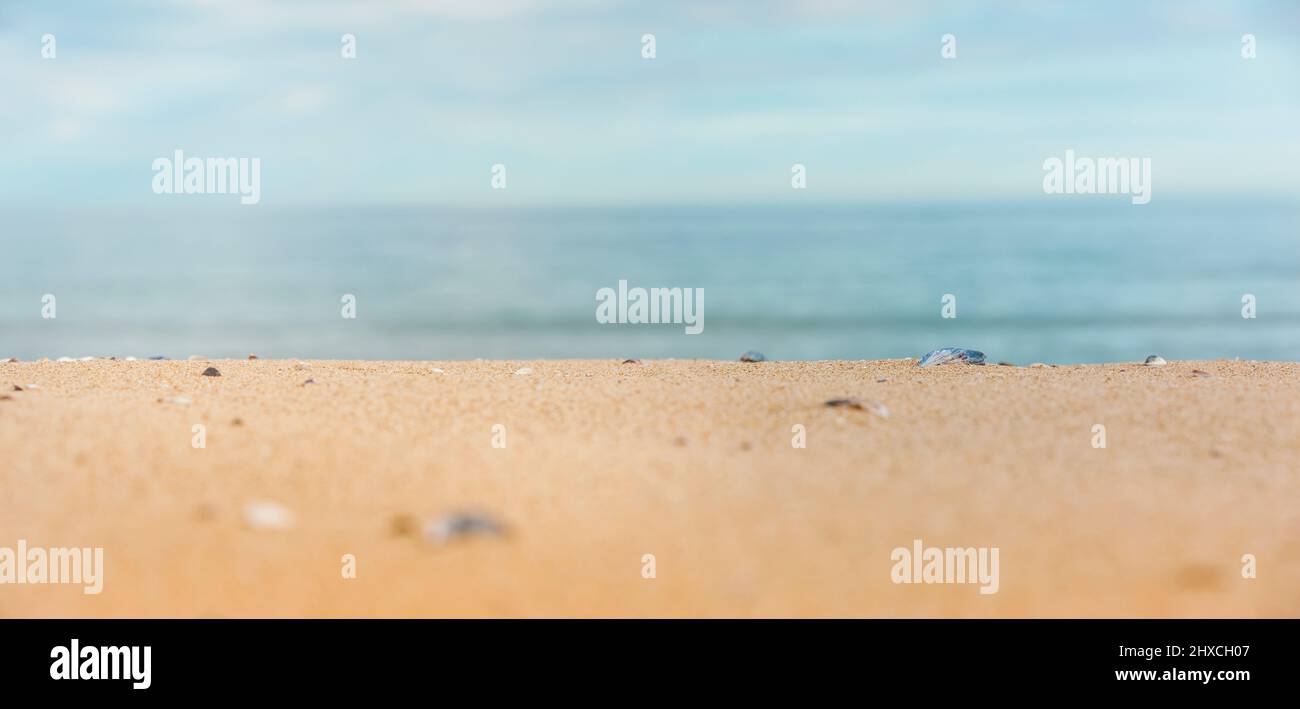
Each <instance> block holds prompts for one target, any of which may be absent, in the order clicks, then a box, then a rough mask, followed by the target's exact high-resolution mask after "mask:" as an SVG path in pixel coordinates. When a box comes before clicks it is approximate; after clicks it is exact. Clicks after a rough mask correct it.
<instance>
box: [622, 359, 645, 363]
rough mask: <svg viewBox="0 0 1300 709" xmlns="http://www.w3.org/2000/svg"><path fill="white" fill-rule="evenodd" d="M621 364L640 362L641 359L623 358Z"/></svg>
mask: <svg viewBox="0 0 1300 709" xmlns="http://www.w3.org/2000/svg"><path fill="white" fill-rule="evenodd" d="M623 364H641V360H639V359H625V360H623Z"/></svg>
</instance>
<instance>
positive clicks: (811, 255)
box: [0, 197, 1300, 364]
mask: <svg viewBox="0 0 1300 709" xmlns="http://www.w3.org/2000/svg"><path fill="white" fill-rule="evenodd" d="M1298 217H1300V209H1298V208H1297V206H1296V205H1289V204H1277V203H1264V204H1254V203H1233V204H1217V203H1214V202H1213V201H1204V202H1181V203H1162V202H1161V200H1159V199H1156V200H1154V201H1153V202H1152V203H1151V204H1149V205H1145V206H1134V205H1131V204H1129V203H1128V202H1127V200H1121V199H1115V200H1107V199H1106V198H1103V197H1099V198H1097V199H1096V200H1091V201H1090V200H1089V199H1087V198H1082V199H1075V200H1069V199H1065V200H1056V201H1053V200H1050V199H1048V200H1040V201H1037V202H1033V203H1028V204H1020V205H1017V204H982V205H977V204H960V205H903V206H895V205H871V206H800V207H782V206H775V205H753V206H735V207H680V206H676V207H662V208H656V207H620V208H614V207H609V208H577V207H574V208H547V209H542V208H537V209H528V208H503V209H491V208H432V207H430V208H417V207H364V208H349V207H342V206H339V207H330V208H317V209H306V208H303V209H273V208H270V207H268V206H266V205H258V206H253V207H246V206H240V205H238V204H237V203H234V204H231V205H230V206H229V207H222V208H214V207H211V206H208V205H204V204H202V203H201V201H198V202H195V203H194V204H193V206H192V207H191V206H189V205H187V206H186V207H185V208H175V207H170V206H169V207H167V208H165V209H161V208H160V209H149V208H142V209H139V210H128V209H108V208H105V209H62V210H19V211H17V212H15V213H10V214H6V215H4V217H3V221H0V229H3V234H0V250H2V253H3V255H4V259H3V261H4V267H3V278H2V279H0V357H7V356H17V357H20V358H22V359H35V358H40V357H50V358H55V357H59V356H72V357H79V356H84V355H95V356H108V355H116V356H119V357H124V356H128V355H132V356H136V357H141V358H143V357H148V356H154V355H164V356H167V357H171V358H183V357H186V356H187V355H191V354H200V355H204V356H208V357H214V358H217V357H245V356H247V355H248V354H250V353H255V354H257V355H258V356H260V357H264V358H279V357H298V358H313V359H317V358H319V359H325V358H340V359H341V358H347V359H352V358H365V359H473V358H480V357H481V358H510V359H525V358H622V357H643V358H663V357H679V358H696V357H702V358H716V359H735V358H736V357H737V356H738V355H739V354H740V353H742V352H744V351H746V350H758V351H760V352H762V353H764V354H765V355H766V356H767V357H768V358H769V359H875V358H891V357H916V356H919V355H921V354H923V353H924V352H926V351H928V350H931V349H935V348H938V347H943V346H956V347H967V348H973V349H978V350H982V351H984V352H985V353H987V355H988V358H989V360H990V361H991V362H997V361H1010V362H1015V363H1019V364H1027V363H1031V362H1049V363H1077V362H1111V361H1133V360H1141V359H1142V358H1144V357H1146V356H1147V355H1149V354H1160V355H1162V356H1164V357H1165V358H1166V359H1208V358H1234V357H1240V358H1243V359H1267V360H1292V361H1294V360H1297V359H1300V357H1298V356H1297V347H1300V219H1298ZM619 280H627V281H628V282H629V285H630V286H631V287H638V286H639V287H645V288H650V287H681V288H702V289H704V293H705V296H704V330H703V332H702V333H700V334H698V335H688V334H686V333H685V332H684V327H683V325H680V324H656V325H649V324H642V325H629V324H624V325H619V324H601V323H598V322H597V320H596V317H595V309H596V292H597V291H598V290H599V289H601V288H616V287H617V284H618V281H619ZM45 294H52V295H54V296H55V297H56V301H55V306H56V311H55V315H56V317H54V318H53V319H44V318H42V313H41V310H42V297H43V296H44V295H45ZM344 294H352V295H354V296H355V297H356V318H355V319H345V318H343V317H341V308H342V307H343V305H342V302H341V299H342V297H343V295H344ZM945 294H951V295H953V296H955V298H956V317H955V318H944V317H942V316H941V309H942V307H943V302H942V300H943V298H944V296H945ZM1246 294H1251V295H1253V296H1255V301H1256V309H1257V310H1256V312H1257V317H1255V318H1253V319H1246V318H1243V317H1242V314H1241V313H1242V307H1243V306H1242V298H1243V296H1244V295H1246Z"/></svg>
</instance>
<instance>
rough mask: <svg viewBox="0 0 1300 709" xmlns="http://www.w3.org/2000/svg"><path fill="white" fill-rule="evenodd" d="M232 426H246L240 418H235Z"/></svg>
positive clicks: (232, 420)
mask: <svg viewBox="0 0 1300 709" xmlns="http://www.w3.org/2000/svg"><path fill="white" fill-rule="evenodd" d="M230 425H231V426H243V425H244V419H241V418H238V417H236V418H233V419H230Z"/></svg>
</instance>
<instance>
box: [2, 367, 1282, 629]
mask: <svg viewBox="0 0 1300 709" xmlns="http://www.w3.org/2000/svg"><path fill="white" fill-rule="evenodd" d="M208 367H213V368H215V369H217V370H219V372H220V376H203V374H202V372H203V371H204V370H205V369H206V368H208ZM308 380H311V383H305V382H307V381H308ZM32 385H35V386H32ZM0 387H2V388H3V392H0V451H3V462H2V463H0V547H14V545H15V544H17V542H18V540H20V539H21V540H25V542H26V543H27V544H28V545H32V546H35V545H41V546H46V547H53V546H77V547H102V548H103V549H104V578H103V590H102V592H101V593H99V594H95V595H88V594H85V593H83V590H82V588H81V586H77V585H51V584H43V585H42V584H5V585H0V617H157V616H161V617H202V618H213V617H282V616H288V617H300V616H305V617H445V616H474V617H497V616H505V617H539V616H540V617H592V616H596V617H606V616H615V617H623V616H634V617H641V616H654V617H661V616H673V617H677V616H684V617H697V616H724V617H752V616H763V617H770V616H775V617H809V616H813V617H824V616H835V617H952V616H955V617H1093V616H1106V617H1295V616H1298V615H1300V594H1297V593H1296V589H1297V588H1300V512H1297V506H1296V501H1297V500H1300V463H1297V461H1300V364H1289V363H1287V364H1284V363H1268V362H1244V361H1243V362H1235V361H1200V362H1170V363H1169V364H1168V365H1167V366H1164V367H1147V366H1143V365H1141V364H1136V363H1134V364H1107V365H1080V366H1060V367H1011V366H992V365H990V366H983V367H979V366H966V365H946V366H940V367H927V368H919V367H917V366H916V360H894V361H826V362H761V363H740V362H721V361H702V360H693V361H686V360H647V361H644V362H640V363H620V362H619V361H576V360H566V361H475V362H466V361H450V362H361V361H309V362H304V363H301V364H299V363H296V362H294V361H283V360H212V361H206V360H205V361H160V362H154V361H132V362H127V361H107V360H95V361H90V362H16V363H0ZM15 387H18V388H21V391H19V390H16V389H15ZM849 397H853V398H856V399H858V400H859V401H860V402H862V405H863V406H862V408H854V407H852V406H838V407H830V406H827V405H826V404H825V402H826V401H828V400H831V399H840V398H849ZM877 404H879V405H883V406H877ZM195 424H201V425H202V426H204V427H205V431H204V438H205V440H204V441H203V443H204V447H202V448H196V447H195V446H194V443H195V437H196V433H195V429H194V426H195ZM1096 424H1102V425H1104V426H1105V435H1106V447H1105V448H1096V447H1094V445H1093V444H1094V442H1095V438H1096V433H1095V430H1094V425H1096ZM797 426H801V427H803V428H802V430H803V431H805V435H806V447H804V448H796V447H793V446H792V439H795V438H796V436H797V435H798V434H797V431H798V429H796V428H795V427H797ZM494 427H497V428H494ZM494 443H496V444H498V446H499V445H501V444H504V447H494ZM259 501H265V502H269V503H274V505H278V506H280V507H282V508H283V510H281V511H282V512H284V513H286V515H283V516H281V517H277V516H276V514H270V515H269V517H270V518H271V519H269V520H268V519H264V518H265V517H267V516H268V515H267V514H263V513H265V510H266V509H272V510H275V509H277V508H257V507H253V508H250V505H254V504H256V503H258V502H259ZM256 510H262V513H258V512H256ZM457 511H472V512H475V513H477V514H479V515H482V516H483V518H484V519H488V520H492V521H495V522H496V523H499V524H500V525H501V526H502V528H503V530H502V533H500V534H492V533H480V534H466V535H463V536H458V537H453V538H450V539H444V540H442V541H441V542H439V541H438V540H437V539H431V538H429V537H428V535H426V534H425V530H424V527H425V525H426V523H428V522H430V521H433V524H434V528H436V525H437V520H438V519H441V518H443V516H445V515H447V514H450V513H454V512H457ZM250 514H253V515H254V516H253V517H252V518H250V517H249V515H250ZM277 526H278V527H282V528H275V527H277ZM915 539H922V540H924V543H925V544H926V545H934V546H940V547H949V546H952V547H996V548H998V549H999V550H1000V583H999V588H998V591H997V593H993V594H981V593H979V592H978V588H977V586H974V585H970V584H928V585H927V584H895V583H893V582H892V581H891V567H892V566H893V562H891V550H893V549H895V548H897V547H910V546H911V545H912V543H913V540H915ZM347 554H351V555H353V556H354V557H355V560H356V564H355V569H356V574H355V575H356V578H344V574H343V573H342V568H343V566H344V564H343V557H344V555H347ZM647 554H652V555H653V557H654V578H644V577H643V570H644V569H645V562H644V561H643V560H644V559H645V558H646V556H645V555H647ZM1245 554H1252V555H1254V557H1255V559H1256V560H1257V572H1256V573H1257V577H1256V578H1253V579H1247V578H1243V577H1242V573H1241V572H1242V568H1243V564H1242V556H1243V555H1245Z"/></svg>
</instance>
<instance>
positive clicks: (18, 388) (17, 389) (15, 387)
mask: <svg viewBox="0 0 1300 709" xmlns="http://www.w3.org/2000/svg"><path fill="white" fill-rule="evenodd" d="M22 390H23V388H22V387H20V386H18V385H17V384H15V385H14V391H22Z"/></svg>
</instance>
